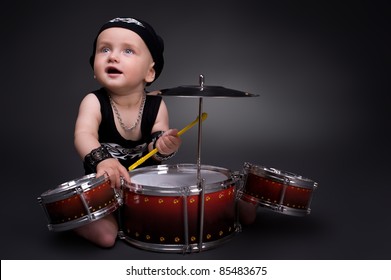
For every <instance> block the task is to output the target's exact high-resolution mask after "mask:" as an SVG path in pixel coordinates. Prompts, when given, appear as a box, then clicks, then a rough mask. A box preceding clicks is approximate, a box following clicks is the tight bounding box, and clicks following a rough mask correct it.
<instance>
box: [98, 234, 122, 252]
mask: <svg viewBox="0 0 391 280" xmlns="http://www.w3.org/2000/svg"><path fill="white" fill-rule="evenodd" d="M116 240H117V235H116V234H115V235H114V234H111V233H105V234H102V235H101V236H100V237H99V238H98V240H97V242H96V243H97V244H98V245H99V246H100V247H103V248H111V247H113V246H114V245H115V242H116Z"/></svg>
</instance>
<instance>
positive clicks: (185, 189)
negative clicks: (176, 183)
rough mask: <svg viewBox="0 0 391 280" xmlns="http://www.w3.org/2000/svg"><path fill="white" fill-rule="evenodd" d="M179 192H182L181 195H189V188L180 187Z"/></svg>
mask: <svg viewBox="0 0 391 280" xmlns="http://www.w3.org/2000/svg"><path fill="white" fill-rule="evenodd" d="M181 194H182V196H189V195H190V188H189V187H183V188H181Z"/></svg>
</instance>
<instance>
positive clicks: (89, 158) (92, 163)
mask: <svg viewBox="0 0 391 280" xmlns="http://www.w3.org/2000/svg"><path fill="white" fill-rule="evenodd" d="M108 158H112V156H111V154H110V153H109V151H108V150H107V148H106V147H103V146H100V147H99V148H96V149H93V150H92V151H91V152H90V153H89V154H87V155H86V156H85V157H84V163H85V164H86V165H88V166H89V167H90V168H91V169H92V170H93V171H94V172H96V166H97V165H98V163H100V162H101V161H103V160H105V159H108Z"/></svg>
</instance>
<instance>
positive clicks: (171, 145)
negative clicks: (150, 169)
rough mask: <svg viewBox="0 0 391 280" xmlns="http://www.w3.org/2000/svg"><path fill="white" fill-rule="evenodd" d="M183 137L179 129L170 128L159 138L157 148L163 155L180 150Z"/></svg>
mask: <svg viewBox="0 0 391 280" xmlns="http://www.w3.org/2000/svg"><path fill="white" fill-rule="evenodd" d="M181 144H182V139H181V138H180V137H179V136H178V130H177V129H169V130H167V131H166V132H164V133H163V135H162V136H161V137H160V138H159V139H158V140H157V142H156V148H157V150H158V151H159V153H160V154H162V155H170V154H172V153H174V152H176V151H178V149H179V147H180V146H181Z"/></svg>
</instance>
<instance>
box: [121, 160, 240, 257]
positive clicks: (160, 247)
mask: <svg viewBox="0 0 391 280" xmlns="http://www.w3.org/2000/svg"><path fill="white" fill-rule="evenodd" d="M129 174H130V181H131V184H129V185H124V188H123V205H122V207H121V211H120V213H121V215H120V216H121V218H120V220H121V225H120V228H121V230H120V233H119V236H120V238H121V239H123V240H125V241H127V242H129V243H130V244H132V245H134V246H136V247H139V248H142V249H146V250H152V251H158V252H194V251H200V250H202V249H209V248H213V247H215V246H217V245H220V244H221V243H223V242H225V241H227V240H229V239H230V238H231V237H232V236H233V235H234V233H235V232H237V231H238V228H239V226H238V223H237V218H236V198H237V189H236V181H235V179H234V178H233V176H231V173H230V172H229V171H228V170H227V169H224V168H220V167H214V166H205V165H202V166H201V168H200V170H199V171H198V168H197V165H194V164H179V165H158V166H149V167H143V168H139V169H136V170H133V171H130V172H129ZM199 178H201V179H202V180H199ZM198 182H203V183H202V184H201V185H199V184H198ZM199 186H202V188H201V189H200V188H199Z"/></svg>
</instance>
